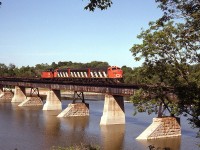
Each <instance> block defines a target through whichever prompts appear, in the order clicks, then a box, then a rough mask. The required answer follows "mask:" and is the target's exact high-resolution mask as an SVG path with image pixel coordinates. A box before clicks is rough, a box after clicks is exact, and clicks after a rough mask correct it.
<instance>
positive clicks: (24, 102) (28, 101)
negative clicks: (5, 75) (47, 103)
mask: <svg viewBox="0 0 200 150" xmlns="http://www.w3.org/2000/svg"><path fill="white" fill-rule="evenodd" d="M11 102H12V103H19V102H20V104H19V105H18V106H21V107H22V106H38V105H43V102H42V99H41V98H40V97H39V96H29V97H27V96H26V88H25V87H19V86H15V92H14V97H13V98H12V101H11Z"/></svg>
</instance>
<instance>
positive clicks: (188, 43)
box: [131, 0, 200, 128]
mask: <svg viewBox="0 0 200 150" xmlns="http://www.w3.org/2000/svg"><path fill="white" fill-rule="evenodd" d="M156 2H158V3H159V7H160V8H161V9H162V10H163V11H164V15H163V17H161V18H160V19H159V20H157V21H156V22H150V23H149V29H147V30H143V31H142V32H141V33H140V35H138V38H139V39H141V40H142V43H141V44H135V45H134V46H133V47H132V48H131V51H132V54H133V56H135V59H136V60H144V64H143V65H144V69H143V71H142V73H141V74H142V75H144V78H145V79H146V80H144V82H146V83H148V82H147V81H149V80H153V81H154V82H153V83H154V86H152V87H150V88H148V89H143V90H141V91H139V92H138V93H137V94H136V95H135V96H134V97H133V101H134V103H135V105H136V108H138V109H137V111H144V110H145V111H146V110H147V111H148V112H149V113H152V112H157V106H160V107H159V108H160V110H158V112H160V113H159V116H162V112H163V110H164V109H168V110H169V112H170V113H171V114H172V115H174V114H177V115H178V114H182V113H184V114H189V115H190V117H189V120H190V123H191V124H192V125H193V126H194V127H198V128H200V118H199V116H200V85H199V80H200V79H199V78H195V76H194V72H193V71H192V69H191V68H192V67H191V66H192V65H195V64H196V65H197V66H198V64H199V62H200V52H199V51H200V42H199V41H200V36H199V35H200V28H199V21H200V17H199V16H200V9H199V8H200V4H199V3H200V2H199V0H176V1H174V0H156ZM174 22H175V23H174ZM177 22H182V23H177ZM155 79H156V80H155ZM172 93H173V94H172ZM139 99H140V100H139ZM173 99H174V100H173ZM163 106H164V109H163V110H162V109H161V108H162V107H163Z"/></svg>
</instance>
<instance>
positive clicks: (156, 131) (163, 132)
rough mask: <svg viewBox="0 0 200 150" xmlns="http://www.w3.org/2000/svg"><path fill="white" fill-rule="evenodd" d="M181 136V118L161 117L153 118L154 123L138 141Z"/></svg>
mask: <svg viewBox="0 0 200 150" xmlns="http://www.w3.org/2000/svg"><path fill="white" fill-rule="evenodd" d="M178 136H181V126H180V118H176V117H160V118H153V123H152V124H151V125H150V126H149V127H148V128H146V130H144V131H143V132H142V133H141V134H140V135H139V136H138V137H137V138H136V139H138V140H148V139H157V138H169V137H178Z"/></svg>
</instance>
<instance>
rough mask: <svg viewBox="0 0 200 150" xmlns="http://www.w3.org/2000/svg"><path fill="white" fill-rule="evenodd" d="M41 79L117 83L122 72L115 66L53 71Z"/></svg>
mask: <svg viewBox="0 0 200 150" xmlns="http://www.w3.org/2000/svg"><path fill="white" fill-rule="evenodd" d="M41 78H42V79H45V80H65V81H94V79H95V81H100V82H102V81H109V82H110V81H112V82H119V81H121V80H122V78H123V71H122V70H121V68H119V67H117V66H111V67H108V68H107V69H100V68H86V69H71V68H65V69H55V70H52V69H50V70H47V71H43V72H42V73H41Z"/></svg>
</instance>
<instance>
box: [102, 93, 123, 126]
mask: <svg viewBox="0 0 200 150" xmlns="http://www.w3.org/2000/svg"><path fill="white" fill-rule="evenodd" d="M112 124H113V125H114V124H125V112H124V100H123V96H117V95H109V94H106V95H105V101H104V109H103V116H102V117H101V122H100V125H112Z"/></svg>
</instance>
